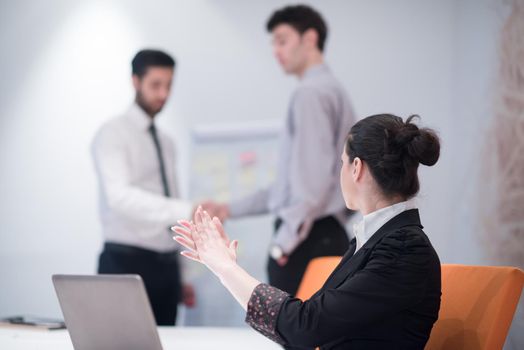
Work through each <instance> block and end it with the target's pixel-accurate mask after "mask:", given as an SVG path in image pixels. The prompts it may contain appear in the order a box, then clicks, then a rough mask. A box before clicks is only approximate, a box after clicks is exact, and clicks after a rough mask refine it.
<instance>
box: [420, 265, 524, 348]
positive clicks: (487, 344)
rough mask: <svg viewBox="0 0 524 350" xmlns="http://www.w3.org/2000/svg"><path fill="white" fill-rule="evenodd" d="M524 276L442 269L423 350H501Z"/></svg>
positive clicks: (513, 271)
mask: <svg viewBox="0 0 524 350" xmlns="http://www.w3.org/2000/svg"><path fill="white" fill-rule="evenodd" d="M523 284H524V272H523V271H522V270H520V269H518V268H514V267H494V266H466V265H442V303H441V306H440V312H439V319H438V320H437V322H436V323H435V325H434V326H433V330H432V331H431V336H430V338H429V341H428V344H427V345H426V350H436V349H446V350H454V349H468V350H476V349H489V350H493V349H502V347H503V346H504V341H505V340H506V336H507V334H508V330H509V327H510V325H511V321H512V319H513V315H514V313H515V309H516V307H517V304H518V301H519V298H520V294H521V292H522V286H523Z"/></svg>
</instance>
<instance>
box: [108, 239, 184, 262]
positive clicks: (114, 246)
mask: <svg viewBox="0 0 524 350" xmlns="http://www.w3.org/2000/svg"><path fill="white" fill-rule="evenodd" d="M104 251H107V252H110V253H115V254H125V255H133V256H135V257H137V258H143V259H149V260H156V261H159V262H176V261H177V259H178V251H176V250H172V251H169V252H162V253H161V252H155V251H154V250H149V249H145V248H140V247H134V246H131V245H126V244H121V243H113V242H106V243H105V244H104Z"/></svg>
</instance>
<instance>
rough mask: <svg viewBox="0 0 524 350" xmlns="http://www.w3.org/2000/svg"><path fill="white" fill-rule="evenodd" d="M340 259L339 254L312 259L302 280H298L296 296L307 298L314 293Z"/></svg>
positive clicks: (302, 298)
mask: <svg viewBox="0 0 524 350" xmlns="http://www.w3.org/2000/svg"><path fill="white" fill-rule="evenodd" d="M340 260H342V257H341V256H323V257H320V258H315V259H312V260H311V261H310V262H309V264H308V265H307V268H306V271H305V272H304V277H302V281H300V285H299V286H298V291H297V295H296V297H297V298H299V299H301V300H307V299H309V298H310V297H311V296H312V295H313V294H315V293H316V292H317V291H318V290H319V289H320V288H322V286H323V285H324V283H325V282H326V280H327V279H328V277H329V275H330V274H331V272H332V271H333V270H334V269H335V267H337V265H338V263H339V262H340Z"/></svg>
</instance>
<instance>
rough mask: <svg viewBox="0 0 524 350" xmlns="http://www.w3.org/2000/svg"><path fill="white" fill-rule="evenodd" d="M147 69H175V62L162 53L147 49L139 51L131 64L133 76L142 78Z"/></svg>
mask: <svg viewBox="0 0 524 350" xmlns="http://www.w3.org/2000/svg"><path fill="white" fill-rule="evenodd" d="M149 67H167V68H175V60H174V59H173V57H171V56H169V55H168V54H167V53H165V52H163V51H159V50H149V49H148V50H141V51H139V52H138V53H137V54H136V55H135V57H134V58H133V61H132V62H131V68H132V71H133V75H137V76H138V77H140V78H142V77H143V76H144V75H145V74H146V72H147V68H149Z"/></svg>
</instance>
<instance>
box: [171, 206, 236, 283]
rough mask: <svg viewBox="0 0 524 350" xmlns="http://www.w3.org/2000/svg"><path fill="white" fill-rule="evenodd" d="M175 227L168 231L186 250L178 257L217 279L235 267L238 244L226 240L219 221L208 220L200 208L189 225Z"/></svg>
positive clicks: (207, 216)
mask: <svg viewBox="0 0 524 350" xmlns="http://www.w3.org/2000/svg"><path fill="white" fill-rule="evenodd" d="M178 223H179V225H180V226H174V227H172V228H171V229H172V230H173V231H174V232H175V233H176V234H177V236H175V237H174V239H175V240H176V241H177V242H178V243H180V244H181V245H182V246H184V247H185V248H187V249H188V250H185V251H183V252H182V253H181V254H182V255H183V256H185V257H186V258H189V259H191V260H194V261H198V262H200V263H202V264H204V265H206V266H207V267H208V268H209V269H210V270H211V271H212V272H213V273H214V274H215V275H217V276H218V277H220V276H221V275H222V274H223V273H224V272H225V271H226V270H227V269H228V268H229V267H231V266H233V265H236V258H237V253H236V249H237V246H238V241H236V240H234V241H230V240H229V238H228V237H227V234H226V232H225V231H224V228H223V226H222V223H221V222H220V220H219V219H218V218H216V217H214V218H213V219H211V217H210V216H209V214H208V213H207V212H206V211H204V210H203V209H202V207H199V208H198V209H197V210H196V211H195V214H194V218H193V221H192V222H188V221H186V220H179V221H178Z"/></svg>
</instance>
